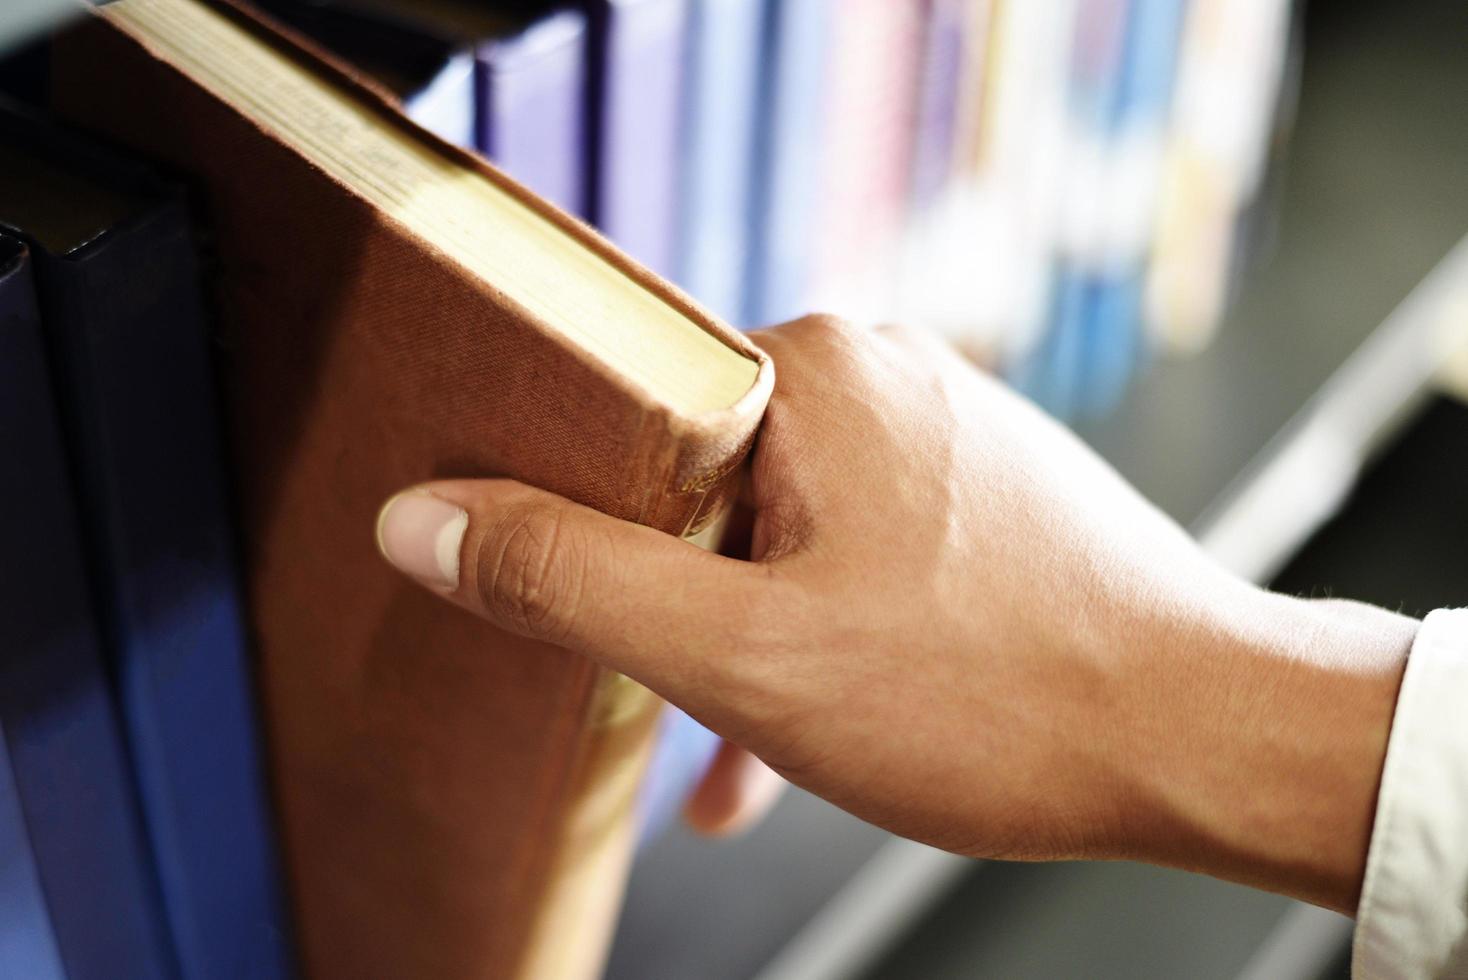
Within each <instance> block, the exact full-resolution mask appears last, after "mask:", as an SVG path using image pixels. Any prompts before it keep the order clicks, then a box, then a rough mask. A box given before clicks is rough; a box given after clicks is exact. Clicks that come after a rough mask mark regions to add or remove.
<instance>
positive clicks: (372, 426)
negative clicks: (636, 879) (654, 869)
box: [54, 0, 773, 978]
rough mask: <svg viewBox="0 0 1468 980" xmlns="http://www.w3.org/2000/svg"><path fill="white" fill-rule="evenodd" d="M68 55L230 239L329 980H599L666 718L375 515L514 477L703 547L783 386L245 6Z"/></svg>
mask: <svg viewBox="0 0 1468 980" xmlns="http://www.w3.org/2000/svg"><path fill="white" fill-rule="evenodd" d="M55 61H56V68H55V71H56V77H55V79H54V89H55V97H56V100H57V104H58V107H59V108H60V109H61V110H62V111H64V112H65V113H67V114H68V115H70V116H71V117H73V118H75V119H78V120H80V121H82V122H84V123H86V124H88V125H90V126H92V127H94V128H96V129H99V130H103V131H105V132H106V133H108V134H110V135H111V136H112V137H114V138H116V139H118V140H120V141H122V142H125V143H127V144H129V145H131V146H134V147H137V148H139V149H141V150H143V151H145V152H146V153H148V154H149V155H152V156H154V157H156V158H158V159H160V160H162V161H165V162H166V163H168V164H171V165H172V166H174V167H176V168H178V169H179V170H181V171H183V172H186V173H190V174H193V175H194V176H195V178H196V180H197V184H198V188H199V191H200V202H201V204H202V206H203V212H204V214H205V215H206V217H207V219H208V220H209V221H210V222H211V225H212V229H213V234H214V238H215V242H216V252H217V254H216V255H215V256H214V260H213V261H214V266H215V268H216V269H217V276H216V282H215V283H214V287H215V288H214V304H215V308H216V309H217V311H218V318H219V327H220V331H221V336H220V339H219V343H220V348H221V350H222V352H223V353H222V356H223V374H224V378H225V384H226V401H227V403H228V407H229V412H230V416H231V419H232V434H233V455H234V471H235V481H236V488H237V496H238V498H239V502H240V508H241V518H242V523H243V537H244V542H245V564H246V567H247V584H248V592H249V594H250V613H251V617H250V618H251V625H252V627H253V631H254V634H255V639H256V643H257V647H258V661H259V662H258V669H259V672H260V680H261V689H262V698H263V709H264V716H265V722H266V728H267V734H268V741H269V756H270V760H271V769H272V775H273V778H274V784H275V789H276V796H277V801H278V809H279V817H280V822H281V831H282V837H283V842H284V847H285V851H286V864H287V868H288V872H289V878H290V883H291V886H292V897H293V899H294V903H295V908H296V924H297V931H298V936H299V942H300V946H301V954H302V957H303V959H304V966H305V969H306V972H307V973H308V974H309V975H311V976H317V977H354V978H355V977H363V976H372V977H437V976H445V977H448V976H452V977H514V976H535V977H558V978H559V977H576V976H588V975H591V974H594V973H595V972H596V970H597V969H598V968H599V966H600V962H601V959H602V956H603V955H604V948H605V942H606V938H607V935H608V933H609V931H610V928H611V925H612V922H613V920H614V916H615V912H616V907H617V903H618V901H619V899H620V894H621V888H622V882H623V876H624V875H625V868H626V862H627V859H628V849H629V845H630V840H631V832H632V823H631V819H630V817H631V805H632V801H633V798H634V795H635V791H636V787H637V784H638V781H639V777H640V773H641V768H642V764H643V760H644V758H645V755H646V751H647V747H648V738H649V736H650V734H651V729H652V724H653V721H654V715H655V712H656V707H657V703H656V699H655V698H653V696H652V695H651V694H649V693H648V692H646V691H645V690H643V689H641V688H640V687H638V686H637V685H635V684H633V683H632V682H630V681H627V680H625V679H623V678H621V677H619V676H616V675H612V674H609V673H606V672H604V671H601V670H599V669H597V668H595V667H593V666H592V665H591V664H590V663H589V662H586V661H583V660H580V659H578V658H575V657H573V656H571V655H569V654H567V653H565V652H563V651H561V650H558V649H555V648H553V647H550V646H546V645H543V644H537V643H531V642H528V641H524V640H520V639H516V638H512V637H510V636H507V635H504V634H500V633H496V632H494V631H492V630H491V629H490V628H489V627H487V626H486V625H485V624H484V623H483V622H482V621H479V620H477V619H475V618H474V617H472V616H470V615H469V614H467V613H465V612H463V611H460V610H457V609H454V608H452V607H450V606H448V605H447V604H445V603H443V602H442V601H441V600H439V599H437V598H435V597H434V596H432V595H429V594H427V593H426V592H424V591H423V590H421V589H420V588H419V587H417V586H415V585H413V584H411V583H409V582H407V581H405V580H404V579H403V578H401V577H400V576H399V575H398V574H397V573H396V572H394V571H392V570H391V569H389V568H388V567H387V566H386V565H385V564H384V563H383V562H382V560H381V559H380V558H379V556H378V555H377V553H376V549H375V546H374V543H373V538H372V528H373V522H374V518H375V516H376V512H377V509H378V507H379V506H380V505H381V504H382V502H383V501H384V500H385V499H386V498H387V497H388V496H389V495H391V494H392V493H394V492H396V491H398V490H400V489H402V488H403V487H405V486H409V485H411V484H413V483H415V482H417V481H422V480H427V479H432V478H441V477H475V476H489V475H506V476H513V477H516V478H518V479H521V480H524V481H526V482H529V483H532V484H535V485H538V486H541V487H545V488H547V489H550V490H553V491H556V492H558V493H561V494H563V495H565V496H568V497H570V498H572V499H575V500H578V501H580V502H582V503H585V504H588V505H590V506H593V507H597V508H598V509H600V510H603V511H605V512H607V513H609V514H612V515H615V516H618V517H622V518H626V519H628V520H634V521H638V522H640V523H643V524H646V525H650V526H652V527H656V528H659V529H661V530H664V531H667V532H669V533H673V534H690V533H692V532H695V531H697V530H698V529H699V528H701V527H702V526H704V525H705V524H706V523H707V522H708V521H709V520H711V519H712V518H713V517H714V516H715V515H717V514H718V513H719V512H720V510H721V509H722V507H723V503H724V501H725V500H726V499H728V497H729V496H730V494H731V491H732V488H733V486H734V481H735V480H736V479H737V469H738V465H739V463H740V461H741V459H742V457H743V455H744V453H745V452H746V451H747V449H748V446H749V444H750V442H751V440H752V438H753V436H754V432H755V427H756V425H757V424H758V421H759V417H760V414H761V412H762V410H763V406H764V403H765V401H766V399H767V398H768V395H769V392H770V390H771V386H772V384H773V373H772V370H771V368H770V366H769V364H768V361H767V359H766V358H765V357H764V356H763V355H762V354H760V353H759V352H758V351H757V350H755V349H754V348H752V347H751V346H750V345H749V344H748V343H747V342H746V341H745V340H743V338H741V337H740V336H739V335H738V334H737V333H735V332H733V331H732V330H729V329H728V328H727V327H725V326H723V325H721V324H719V323H718V322H716V321H714V320H713V319H712V318H711V317H709V316H708V315H707V314H706V313H704V312H703V311H702V310H701V309H699V308H698V307H697V306H695V305H694V304H693V303H692V302H691V301H690V300H688V299H687V298H686V297H684V296H683V295H682V294H681V293H678V292H677V291H676V290H674V289H673V288H672V287H670V286H668V285H667V284H665V283H664V282H662V281H661V280H659V279H657V278H656V277H655V276H653V275H652V274H650V273H648V272H646V271H645V270H643V269H642V268H641V267H639V266H637V265H635V264H634V263H632V262H631V261H630V260H629V259H627V258H625V257H624V256H623V255H622V254H621V253H619V252H617V251H616V250H615V249H614V248H613V247H612V246H611V245H609V244H608V243H607V242H606V241H605V240H603V239H601V238H600V237H598V236H597V235H596V234H595V233H594V232H592V231H590V230H589V229H588V228H586V227H585V226H584V225H582V224H580V223H579V222H577V221H576V220H574V219H572V218H570V217H568V216H566V215H565V214H563V213H561V212H559V211H557V210H555V209H554V208H552V207H551V206H549V205H547V204H545V203H544V202H542V201H540V200H539V199H537V198H535V197H534V196H533V195H532V194H530V193H529V192H528V191H526V190H525V189H523V188H522V187H520V186H519V185H517V184H515V183H513V182H512V181H510V180H508V179H507V178H505V177H504V176H502V175H501V174H499V173H498V172H497V171H495V170H494V169H493V168H491V167H490V166H489V165H488V164H486V163H484V162H483V160H482V159H480V158H478V157H476V156H474V155H472V154H470V153H467V152H465V151H463V150H460V149H458V148H455V147H452V146H450V145H448V144H446V143H444V142H442V141H440V140H437V139H436V138H434V137H432V136H431V135H429V134H427V133H425V132H424V131H422V130H420V129H418V128H417V127H415V126H413V124H412V123H411V122H410V121H408V120H407V119H405V118H404V117H402V116H401V115H400V114H399V113H398V112H397V111H396V110H395V109H394V108H393V107H392V104H391V103H390V101H389V100H388V99H387V98H386V97H385V96H384V95H383V94H382V93H380V92H379V91H377V90H376V89H374V88H372V87H370V86H368V85H366V84H364V83H362V82H360V81H358V80H357V79H355V78H354V77H353V76H352V75H351V74H350V73H349V72H347V71H346V70H344V69H342V68H340V67H339V66H337V65H336V64H335V63H334V62H332V61H330V60H329V59H327V58H325V57H324V56H321V55H318V54H316V53H315V52H314V51H313V50H311V49H310V48H309V47H307V46H305V45H304V44H303V43H301V42H299V41H298V40H296V39H295V38H294V37H292V36H288V35H286V34H284V33H281V32H279V31H277V30H275V29H273V28H270V27H269V26H268V25H265V24H263V23H262V22H260V21H257V20H255V19H254V18H252V17H250V16H249V15H246V14H242V13H241V12H240V11H239V10H238V9H236V8H233V7H231V6H227V5H224V6H220V5H215V4H203V3H195V2H192V0H116V2H114V3H111V4H108V5H106V6H104V7H103V8H101V16H100V17H98V18H96V19H94V20H92V21H91V22H90V23H88V24H87V25H85V26H84V27H83V28H82V29H81V30H79V31H77V32H74V33H72V34H70V35H68V36H67V37H65V38H63V39H61V40H60V41H59V42H58V44H57V49H56V58H55ZM122 79H125V80H126V84H120V83H119V80H122ZM648 587H649V588H656V583H649V586H648Z"/></svg>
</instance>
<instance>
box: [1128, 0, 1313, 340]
mask: <svg viewBox="0 0 1468 980" xmlns="http://www.w3.org/2000/svg"><path fill="white" fill-rule="evenodd" d="M1292 6H1293V5H1292V4H1291V3H1290V0H1191V9H1190V11H1189V16H1188V20H1187V28H1186V32H1185V34H1184V37H1183V48H1182V56H1181V63H1180V66H1179V74H1178V79H1177V90H1176V96H1175V99H1174V104H1173V116H1172V126H1171V132H1170V134H1169V138H1168V148H1167V158H1166V164H1165V167H1164V170H1163V173H1162V180H1161V193H1162V200H1161V204H1160V207H1161V212H1160V215H1159V219H1158V224H1157V228H1156V232H1155V235H1156V240H1155V247H1154V249H1153V254H1152V262H1151V268H1150V270H1149V271H1148V277H1147V283H1146V315H1147V319H1148V323H1149V325H1150V328H1151V331H1152V333H1153V335H1154V336H1155V337H1157V338H1158V339H1159V340H1161V341H1162V342H1163V343H1164V344H1165V345H1167V346H1169V347H1172V348H1175V349H1180V350H1196V349H1198V348H1199V347H1201V346H1203V345H1204V344H1206V343H1207V342H1208V340H1209V338H1210V337H1211V335H1212V333H1213V331H1214V330H1215V329H1216V327H1217V325H1218V323H1219V321H1220V320H1221V319H1222V316H1223V311H1224V306H1225V302H1226V300H1227V297H1228V285H1229V281H1230V273H1231V270H1232V268H1233V260H1234V255H1235V249H1234V236H1235V232H1236V230H1237V226H1238V219H1239V217H1240V215H1241V214H1242V213H1243V211H1244V209H1245V207H1246V206H1247V205H1248V203H1249V201H1250V200H1251V199H1252V197H1253V196H1254V194H1255V193H1256V191H1257V190H1258V188H1259V186H1260V182H1261V180H1262V178H1263V174H1264V165H1265V163H1266V161H1267V159H1268V153H1267V150H1268V146H1269V137H1270V135H1271V133H1272V132H1273V126H1272V118H1273V114H1274V110H1275V106H1276V102H1277V95H1278V92H1279V87H1280V84H1281V80H1282V78H1283V73H1284V66H1285V59H1286V53H1287V51H1288V43H1287V41H1288V37H1289V26H1290V15H1291V10H1292Z"/></svg>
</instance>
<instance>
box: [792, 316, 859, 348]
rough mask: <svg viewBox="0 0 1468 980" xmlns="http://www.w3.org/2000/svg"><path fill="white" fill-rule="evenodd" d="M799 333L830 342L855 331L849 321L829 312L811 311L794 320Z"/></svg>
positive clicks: (841, 338) (850, 334)
mask: <svg viewBox="0 0 1468 980" xmlns="http://www.w3.org/2000/svg"><path fill="white" fill-rule="evenodd" d="M796 328H797V329H798V330H800V332H801V333H803V334H806V335H808V336H810V337H812V338H815V339H817V340H821V341H826V342H832V341H838V340H845V339H847V338H850V337H851V336H852V335H853V334H855V333H856V328H854V327H853V326H852V325H851V323H850V321H848V320H846V319H845V318H843V317H839V316H835V315H833V314H830V313H811V314H809V315H808V316H805V317H802V318H801V319H800V320H797V321H796Z"/></svg>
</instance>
